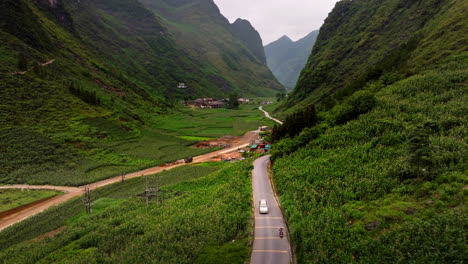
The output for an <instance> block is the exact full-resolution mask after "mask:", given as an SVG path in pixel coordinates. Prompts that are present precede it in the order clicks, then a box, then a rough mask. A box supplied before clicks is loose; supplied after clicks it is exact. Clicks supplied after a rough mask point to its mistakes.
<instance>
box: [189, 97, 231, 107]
mask: <svg viewBox="0 0 468 264" xmlns="http://www.w3.org/2000/svg"><path fill="white" fill-rule="evenodd" d="M187 105H188V106H190V107H192V108H202V109H205V108H207V109H215V108H223V107H225V106H226V103H225V102H224V100H215V99H213V98H198V99H195V100H194V101H192V102H188V103H187Z"/></svg>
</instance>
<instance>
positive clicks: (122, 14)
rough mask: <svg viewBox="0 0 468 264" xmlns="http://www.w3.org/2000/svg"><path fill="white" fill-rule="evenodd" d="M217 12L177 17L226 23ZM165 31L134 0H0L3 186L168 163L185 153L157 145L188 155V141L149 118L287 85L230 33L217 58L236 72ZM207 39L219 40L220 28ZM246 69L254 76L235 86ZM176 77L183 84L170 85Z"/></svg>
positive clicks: (93, 176) (92, 177)
mask: <svg viewBox="0 0 468 264" xmlns="http://www.w3.org/2000/svg"><path fill="white" fill-rule="evenodd" d="M213 10H214V11H217V10H218V9H217V7H216V6H214V7H213V6H210V5H209V6H208V9H207V10H205V9H203V8H202V7H200V9H199V10H197V9H194V8H189V9H187V10H186V13H184V14H179V15H180V17H181V18H184V17H185V16H187V17H191V19H193V18H194V17H196V16H199V17H200V19H202V20H203V21H204V22H203V23H201V22H200V25H201V24H203V26H206V27H214V28H222V27H224V26H226V25H227V27H228V28H229V26H230V25H229V23H228V22H226V19H225V18H224V17H222V16H221V15H220V14H219V12H218V13H216V14H215V15H213V17H214V18H215V19H212V18H211V17H210V16H211V15H210V14H209V12H208V11H213ZM202 11H203V12H205V11H207V12H208V13H200V12H202ZM187 19H189V18H187ZM196 23H197V22H195V21H194V24H196ZM191 27H192V26H191ZM200 27H201V26H200ZM172 30H173V27H168V26H167V20H166V19H165V18H162V17H158V16H157V15H156V14H155V13H154V12H153V11H150V10H148V9H147V8H146V7H145V6H144V5H143V4H142V3H140V2H139V1H137V0H97V1H91V0H81V1H74V0H57V1H48V0H34V1H26V0H19V1H13V0H5V1H2V2H1V3H0V39H1V41H0V58H1V61H2V63H1V64H0V74H1V78H0V87H1V89H0V97H1V98H2V103H1V104H0V138H1V139H2V140H1V143H0V148H1V149H3V150H5V151H2V154H1V155H0V162H1V163H2V166H3V167H4V168H5V169H4V170H2V171H1V172H0V181H1V182H5V183H21V182H30V180H31V179H32V178H34V179H40V180H37V181H36V180H35V181H34V183H45V182H55V183H60V184H74V185H76V184H81V183H84V182H89V181H94V180H96V179H102V178H105V177H109V176H112V175H117V174H119V173H122V170H126V171H130V170H136V169H139V168H143V167H148V166H153V165H157V164H159V163H161V162H163V161H170V160H174V159H177V158H180V157H179V156H177V155H176V156H173V155H172V154H169V152H168V151H165V150H164V149H163V148H162V147H161V146H162V145H164V146H165V147H166V148H172V150H174V151H175V153H180V154H178V155H183V154H182V153H184V151H186V150H187V149H186V146H188V145H190V144H191V143H193V141H187V140H182V139H180V138H177V137H175V136H174V135H167V131H164V130H157V131H156V130H154V129H155V128H154V126H152V124H151V122H152V120H154V118H155V117H157V116H161V115H163V114H166V113H168V112H171V111H172V109H173V108H174V104H175V102H177V101H178V100H182V99H184V98H190V97H195V96H210V97H224V96H226V97H227V96H228V95H229V94H231V93H233V92H236V93H238V94H244V95H246V96H255V95H272V94H274V92H275V91H274V88H277V89H282V87H281V85H280V84H279V83H278V82H277V81H276V80H275V79H274V77H273V76H272V74H271V73H270V71H269V70H268V68H267V67H266V66H264V65H263V64H262V63H260V62H259V61H258V60H257V59H256V58H255V57H254V56H253V55H252V53H250V51H248V48H247V47H246V44H244V42H243V41H242V40H241V39H239V38H238V37H236V36H234V35H233V34H231V33H229V32H230V31H228V30H226V32H228V33H229V34H231V35H228V36H229V37H230V39H229V40H228V41H227V43H229V46H228V48H229V49H228V48H226V50H227V51H226V52H221V48H222V47H219V49H220V51H219V52H220V53H219V54H216V55H213V56H212V57H213V58H220V59H222V58H228V59H226V60H229V58H230V59H232V61H233V65H235V66H236V67H238V69H237V70H232V69H231V68H229V67H227V66H226V64H223V63H220V64H219V65H221V67H220V68H217V65H215V64H213V63H212V62H211V61H209V59H208V58H207V57H205V56H200V54H198V53H197V52H194V51H195V50H196V49H197V48H196V47H197V45H198V44H197V43H194V42H193V43H192V42H190V43H186V44H187V45H183V43H184V42H185V38H184V37H181V36H179V31H174V32H172ZM226 34H227V33H226ZM203 35H204V37H203V39H204V40H207V41H208V39H210V38H212V39H217V37H215V36H216V35H215V32H211V31H209V32H204V33H203ZM199 44H201V43H199ZM190 47H191V48H190ZM245 54H246V55H245ZM209 56H211V55H209ZM236 59H239V61H234V60H236ZM246 75H248V76H250V77H249V78H250V79H255V81H254V82H250V83H247V82H246V81H245V80H243V81H242V78H245V76H246ZM179 82H185V83H186V84H187V85H188V88H187V89H179V88H177V84H178V83H179ZM130 139H131V140H130ZM142 139H145V140H148V141H151V142H153V143H154V144H155V145H152V147H150V146H151V144H149V143H148V141H147V142H146V143H145V144H144V145H145V146H146V147H145V148H144V149H145V150H144V151H143V152H145V151H146V152H145V153H143V152H138V153H136V152H132V151H130V149H131V148H133V147H130V146H126V147H125V148H124V147H119V146H122V145H126V144H127V143H126V142H127V141H129V140H130V141H129V142H131V144H134V145H138V144H139V143H138V142H140V141H139V140H142ZM169 145H170V146H169ZM135 147H136V146H135ZM151 148H156V149H157V151H154V150H151ZM177 148H179V149H178V150H177ZM187 151H188V152H193V153H191V154H190V155H193V154H196V153H199V152H200V151H199V150H195V149H188V150H187ZM156 153H159V154H156ZM171 153H172V152H171ZM188 154H189V153H187V155H188ZM182 157H183V156H182ZM124 158H125V159H124ZM122 160H127V161H128V162H127V163H126V164H124V165H123V164H122ZM122 167H124V168H125V169H122ZM61 175H67V176H66V177H61ZM80 175H81V176H80ZM82 175H86V176H82ZM72 179H73V180H72ZM76 179H79V180H76ZM30 183H31V182H30Z"/></svg>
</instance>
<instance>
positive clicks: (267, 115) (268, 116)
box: [258, 106, 283, 125]
mask: <svg viewBox="0 0 468 264" xmlns="http://www.w3.org/2000/svg"><path fill="white" fill-rule="evenodd" d="M258 110H260V111H262V112H263V113H265V116H266V117H267V118H269V119H271V120H273V121H275V122H276V123H278V124H280V125H282V124H283V122H282V121H280V120H278V119H276V118H274V117H271V116H270V113H268V112H267V111H265V110H263V106H260V107H259V108H258Z"/></svg>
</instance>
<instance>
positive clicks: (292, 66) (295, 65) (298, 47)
mask: <svg viewBox="0 0 468 264" xmlns="http://www.w3.org/2000/svg"><path fill="white" fill-rule="evenodd" d="M318 33H319V31H318V30H316V31H312V32H311V33H309V34H308V35H307V36H305V37H304V38H302V39H300V40H298V41H296V42H294V41H292V40H291V39H290V38H289V37H287V36H283V37H281V38H280V39H278V40H276V41H274V42H272V43H270V44H268V45H266V46H265V54H266V57H267V63H268V67H269V68H270V69H271V71H272V72H273V74H274V75H275V77H276V78H277V79H278V80H279V81H280V82H281V84H283V85H284V87H286V88H287V89H289V90H292V89H293V88H294V86H296V82H297V79H298V78H299V74H300V73H301V71H302V69H303V68H304V66H305V64H306V63H307V59H308V58H309V56H310V52H311V51H312V48H313V47H314V44H315V41H316V40H317V36H318Z"/></svg>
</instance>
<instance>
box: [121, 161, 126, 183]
mask: <svg viewBox="0 0 468 264" xmlns="http://www.w3.org/2000/svg"><path fill="white" fill-rule="evenodd" d="M122 163H123V164H125V163H127V160H126V159H122ZM121 177H122V182H124V180H125V172H124V171H122V176H121Z"/></svg>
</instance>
